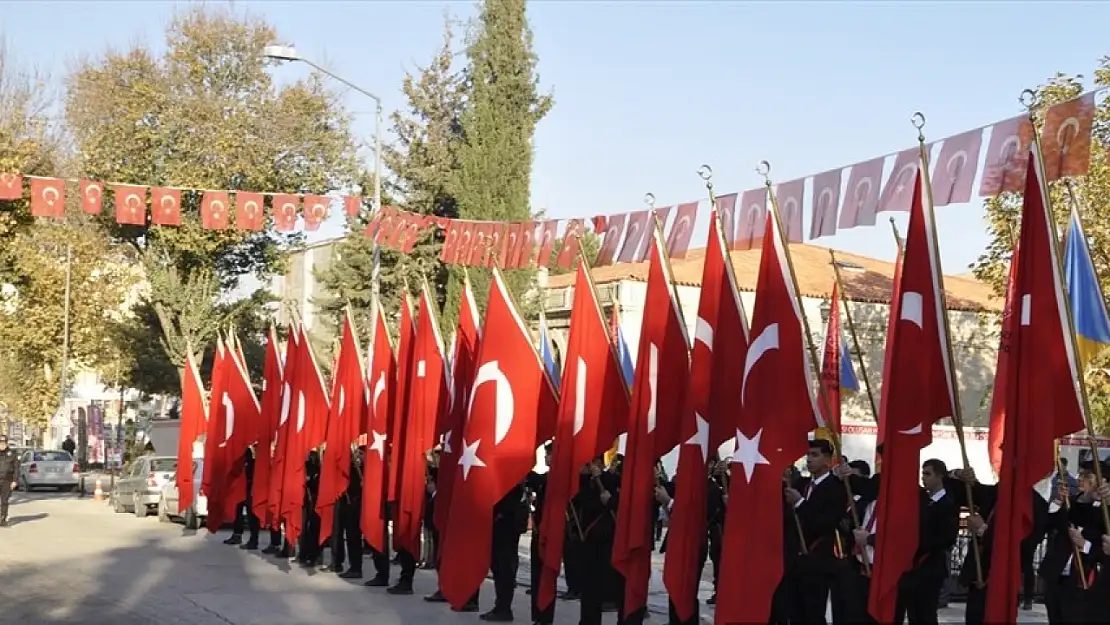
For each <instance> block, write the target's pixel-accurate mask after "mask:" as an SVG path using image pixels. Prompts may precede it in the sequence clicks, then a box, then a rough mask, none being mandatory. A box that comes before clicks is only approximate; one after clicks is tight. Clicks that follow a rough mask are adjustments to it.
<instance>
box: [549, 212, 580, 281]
mask: <svg viewBox="0 0 1110 625" xmlns="http://www.w3.org/2000/svg"><path fill="white" fill-rule="evenodd" d="M584 231H585V225H584V224H583V223H582V220H581V219H571V220H570V221H568V222H567V229H566V230H565V231H563V241H562V243H563V245H562V247H560V248H559V254H558V255H557V256H556V257H555V266H556V267H558V268H559V269H570V268H572V267H574V261H576V260H578V240H579V239H580V238H581V237H582V232H584Z"/></svg>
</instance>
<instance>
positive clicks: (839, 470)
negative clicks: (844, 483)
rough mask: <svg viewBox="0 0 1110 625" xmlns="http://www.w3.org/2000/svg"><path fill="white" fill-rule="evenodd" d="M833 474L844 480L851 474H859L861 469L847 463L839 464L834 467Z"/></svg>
mask: <svg viewBox="0 0 1110 625" xmlns="http://www.w3.org/2000/svg"><path fill="white" fill-rule="evenodd" d="M833 475H835V476H837V477H839V478H840V479H842V480H843V479H846V478H847V477H848V476H849V475H859V471H857V470H855V469H854V468H852V467H850V466H848V465H846V464H838V465H836V466H835V467H833Z"/></svg>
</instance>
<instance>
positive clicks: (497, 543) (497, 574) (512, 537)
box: [490, 524, 520, 614]
mask: <svg viewBox="0 0 1110 625" xmlns="http://www.w3.org/2000/svg"><path fill="white" fill-rule="evenodd" d="M519 544H520V532H518V531H517V529H516V527H515V526H513V527H498V526H497V525H496V524H495V525H494V527H493V548H492V553H491V554H490V573H492V574H493V592H494V600H493V610H494V612H498V613H504V614H511V613H512V611H513V593H514V592H515V591H516V572H517V569H518V568H519V567H520V554H519V553H517V546H518V545H519Z"/></svg>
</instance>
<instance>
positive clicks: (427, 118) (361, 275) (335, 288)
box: [317, 20, 464, 335]
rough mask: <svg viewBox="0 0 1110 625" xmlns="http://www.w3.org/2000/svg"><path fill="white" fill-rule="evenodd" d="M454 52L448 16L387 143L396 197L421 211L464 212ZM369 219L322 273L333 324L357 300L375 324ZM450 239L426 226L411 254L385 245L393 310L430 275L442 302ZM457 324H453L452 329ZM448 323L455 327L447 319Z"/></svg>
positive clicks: (361, 322)
mask: <svg viewBox="0 0 1110 625" xmlns="http://www.w3.org/2000/svg"><path fill="white" fill-rule="evenodd" d="M454 56H455V49H454V29H453V24H452V22H451V21H450V20H448V21H447V23H446V24H445V27H444V36H443V43H442V45H441V46H440V48H439V50H438V51H437V52H436V55H435V57H433V59H432V61H431V63H430V64H428V66H426V67H422V68H419V71H418V73H417V74H415V75H414V74H412V73H409V74H406V76H405V78H404V81H403V82H402V85H401V91H402V92H403V93H404V94H405V97H406V99H407V102H408V105H407V110H405V111H398V112H395V113H393V115H392V121H393V133H394V134H395V135H396V136H397V141H396V143H395V144H394V145H391V146H383V148H384V149H383V152H382V160H383V161H384V164H385V166H386V167H387V168H388V169H389V171H391V172H393V176H392V178H391V179H390V180H388V184H387V186H386V189H385V190H384V192H386V193H388V194H389V195H390V202H389V203H390V204H391V205H393V206H396V207H398V208H401V209H403V210H406V211H409V212H411V213H416V214H419V215H429V216H435V217H458V208H457V205H456V202H455V198H454V196H453V195H452V194H451V183H452V180H453V176H454V172H455V170H456V169H457V167H458V160H457V150H458V146H459V141H460V139H461V132H460V131H461V129H460V121H459V118H460V116H461V114H462V107H463V101H464V93H463V90H462V88H463V85H462V81H461V77H460V75H459V74H458V73H457V72H456V71H455V70H454V69H453V61H454ZM372 181H373V179H372V178H370V179H369V180H368V181H367V182H366V183H365V184H364V185H363V188H364V189H365V188H370V186H371V184H372ZM383 202H384V200H383ZM368 217H369V213H368V211H367V210H364V211H363V214H362V215H360V217H359V219H357V220H354V221H353V222H352V223H351V224H350V225H349V236H348V237H347V238H346V239H345V240H343V241H342V242H340V243H339V244H338V245H337V246H336V254H337V258H336V260H335V262H334V263H333V264H332V266H331V267H330V268H328V269H327V270H325V271H321V272H318V274H317V278H318V279H319V280H320V281H321V282H322V283H323V284H324V285H325V287H326V291H327V292H328V295H327V296H326V297H325V298H323V300H322V301H321V302H318V304H319V305H321V307H322V308H323V309H324V310H325V311H326V312H327V313H328V314H327V315H326V317H328V318H329V320H330V322H331V323H332V324H333V327H338V324H339V323H341V322H342V317H343V314H344V310H345V309H346V306H347V305H348V303H349V304H350V306H351V309H352V312H353V314H354V319H355V323H356V324H357V325H358V327H359V328H360V329H361V330H362V331H363V332H369V331H370V328H371V325H370V323H371V319H370V314H371V311H370V304H371V299H372V294H373V293H372V284H371V276H372V273H373V254H374V251H373V250H374V243H373V241H372V240H371V239H369V238H366V237H364V236H362V231H363V229H364V228H365V226H366V223H367V219H368ZM442 244H443V239H442V235H441V234H440V232H439V229H438V228H434V227H432V228H427V229H426V230H425V231H424V232H423V234H422V236H421V238H420V240H419V241H418V242H417V243H416V245H415V246H414V247H413V249H412V251H411V252H409V253H407V254H401V253H399V252H395V251H392V250H387V249H382V250H381V257H380V258H381V297H382V305H383V306H384V307H385V310H387V311H396V310H398V306H399V305H400V292H401V290H402V289H403V287H404V284H405V283H406V282H407V284H408V285H409V289H410V291H412V292H413V293H414V294H415V293H417V292H418V291H419V289H420V285H421V281H422V280H423V277H427V279H428V281H429V283H430V284H431V286H432V288H433V289H434V292H435V293H436V294H437V296H438V299H439V300H440V302H439V303H442V301H443V299H444V297H445V295H446V284H447V276H448V273H447V269H446V268H445V267H444V266H443V264H442V263H441V262H440V261H439V253H440V249H441V247H442ZM453 326H454V324H453V322H452V323H451V324H450V327H451V328H452V329H453ZM444 327H448V323H447V322H446V321H445V322H444ZM334 334H336V335H337V334H338V333H337V332H336V333H334Z"/></svg>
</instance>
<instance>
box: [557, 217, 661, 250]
mask: <svg viewBox="0 0 1110 625" xmlns="http://www.w3.org/2000/svg"><path fill="white" fill-rule="evenodd" d="M652 217H653V216H652V215H651V214H649V213H648V211H646V210H642V211H636V212H634V213H629V214H628V228H627V231H626V232H625V235H624V244H623V245H621V251H620V254H618V255H617V262H619V263H631V262H634V261H636V260H638V259H639V258H640V256H642V254H641V250H642V249H644V248H646V247H647V246H646V245H645V243H646V241H647V236H648V235H649V234H651V230H649V228H654V227H655V221H654V220H653V219H652ZM564 238H565V237H564ZM574 249H575V250H577V249H578V246H577V245H575V246H574Z"/></svg>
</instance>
